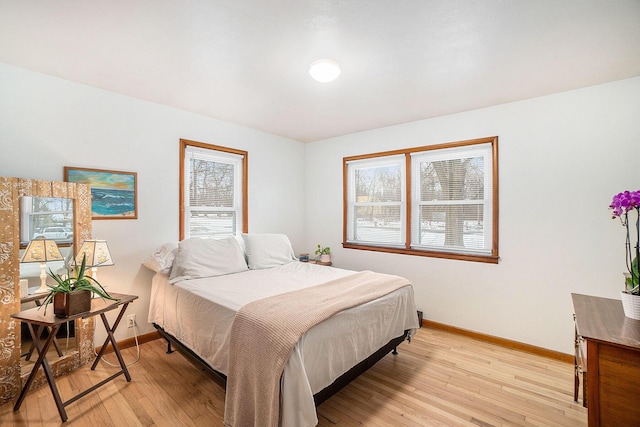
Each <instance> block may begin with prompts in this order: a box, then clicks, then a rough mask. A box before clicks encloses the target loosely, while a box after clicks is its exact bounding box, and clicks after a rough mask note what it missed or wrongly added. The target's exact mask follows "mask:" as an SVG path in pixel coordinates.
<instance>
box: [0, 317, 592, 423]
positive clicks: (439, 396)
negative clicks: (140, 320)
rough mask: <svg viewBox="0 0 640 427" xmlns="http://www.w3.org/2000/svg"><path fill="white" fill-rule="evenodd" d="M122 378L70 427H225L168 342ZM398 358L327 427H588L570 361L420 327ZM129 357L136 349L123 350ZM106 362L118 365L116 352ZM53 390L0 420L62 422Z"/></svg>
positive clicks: (200, 380)
mask: <svg viewBox="0 0 640 427" xmlns="http://www.w3.org/2000/svg"><path fill="white" fill-rule="evenodd" d="M140 350H141V357H140V361H139V362H138V363H136V364H133V365H131V366H129V370H130V373H131V376H132V382H130V383H127V382H126V381H125V379H124V377H122V376H121V377H118V378H116V379H115V380H114V381H112V382H110V383H108V384H107V385H105V386H104V387H101V388H99V389H98V390H97V391H95V392H93V393H90V394H88V395H87V396H85V397H83V398H82V399H80V400H78V401H77V402H74V403H72V404H71V405H69V406H67V408H66V409H67V413H68V415H69V421H67V422H66V423H65V424H64V425H65V426H66V425H69V426H96V427H97V426H100V427H103V426H118V427H120V426H127V425H128V426H140V425H142V426H172V427H173V426H222V425H223V422H222V421H223V410H224V389H223V387H222V386H221V385H220V383H219V382H217V381H216V380H215V379H214V378H213V377H211V376H209V375H208V374H206V373H204V372H202V371H200V370H199V369H198V368H197V367H195V366H194V365H192V364H191V363H190V362H188V361H187V360H186V359H185V358H184V357H183V356H182V355H181V354H179V353H174V354H172V355H167V354H165V350H166V346H165V344H164V341H161V340H156V341H152V342H149V343H146V344H143V345H142V346H141V347H140ZM398 350H399V352H400V353H399V354H398V355H397V356H393V355H391V354H389V355H387V356H386V357H385V358H383V359H382V360H381V361H380V362H378V364H376V366H374V367H373V368H372V369H370V370H369V371H368V372H367V373H365V374H364V375H362V376H360V377H359V378H358V379H356V380H355V381H353V382H352V383H351V384H349V385H348V386H347V387H346V388H344V389H343V390H342V391H340V392H339V393H338V394H336V395H334V396H333V397H332V398H330V399H329V400H327V401H326V402H324V403H323V404H322V405H320V406H319V407H318V418H319V425H320V426H545V427H548V426H586V424H587V422H586V417H587V415H586V409H585V408H583V407H582V405H581V404H576V403H574V402H573V366H572V365H569V364H566V363H563V362H558V361H554V360H550V359H546V358H543V357H539V356H533V355H530V354H526V353H521V352H518V351H515V350H509V349H505V348H502V347H497V346H494V345H491V344H486V343H483V342H480V341H476V340H473V339H470V338H465V337H461V336H458V335H453V334H450V333H448V332H443V331H437V330H431V329H425V328H423V329H420V330H419V331H418V333H417V335H416V336H415V337H414V339H413V341H412V342H411V344H408V343H403V344H402V345H401V346H400V347H399V349H398ZM123 354H124V357H125V360H126V361H132V360H134V359H135V355H136V354H135V349H134V348H129V349H126V350H124V351H123ZM108 356H111V357H107V359H108V360H110V361H112V362H115V357H114V355H113V354H110V355H108ZM114 371H115V368H112V367H109V366H106V365H104V364H101V365H100V366H99V367H98V368H97V369H96V371H95V372H92V371H91V370H90V369H89V366H88V365H87V366H85V367H83V368H81V369H80V370H78V371H76V372H74V373H72V374H70V375H68V376H66V377H64V378H60V379H59V380H58V387H59V390H60V393H61V395H62V399H63V400H66V399H68V398H69V397H70V396H72V395H73V394H75V393H77V392H78V391H80V390H82V389H84V388H87V387H89V386H91V385H92V384H95V383H97V382H99V381H100V380H101V379H103V378H105V377H106V376H108V375H107V373H108V372H114ZM60 424H61V422H60V418H59V416H58V412H57V410H56V407H55V403H54V401H53V398H52V397H51V394H50V391H49V388H48V387H47V386H46V385H45V386H44V387H42V388H40V389H38V390H34V391H32V392H30V393H29V394H28V396H27V398H26V399H25V401H24V403H23V406H22V408H21V409H20V410H19V411H18V412H13V402H10V403H7V404H5V405H3V406H0V425H2V426H3V427H9V426H50V425H60Z"/></svg>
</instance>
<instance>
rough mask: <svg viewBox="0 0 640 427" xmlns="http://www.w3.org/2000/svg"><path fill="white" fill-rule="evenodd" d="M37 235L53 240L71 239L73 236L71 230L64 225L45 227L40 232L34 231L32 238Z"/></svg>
mask: <svg viewBox="0 0 640 427" xmlns="http://www.w3.org/2000/svg"><path fill="white" fill-rule="evenodd" d="M39 237H44V238H45V239H54V240H61V239H71V238H73V231H71V230H70V229H69V228H65V227H47V228H45V229H44V230H43V231H42V232H41V233H35V234H34V235H33V238H34V239H37V238H39Z"/></svg>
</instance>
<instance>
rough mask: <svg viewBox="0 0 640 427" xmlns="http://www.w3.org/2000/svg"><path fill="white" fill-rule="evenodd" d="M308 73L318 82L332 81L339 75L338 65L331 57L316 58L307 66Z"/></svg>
mask: <svg viewBox="0 0 640 427" xmlns="http://www.w3.org/2000/svg"><path fill="white" fill-rule="evenodd" d="M309 74H310V75H311V77H313V78H314V79H315V80H317V81H319V82H322V83H328V82H332V81H334V80H335V79H337V78H338V76H339V75H340V65H339V64H338V63H337V62H336V61H334V60H333V59H318V60H316V61H313V62H312V63H311V65H310V66H309Z"/></svg>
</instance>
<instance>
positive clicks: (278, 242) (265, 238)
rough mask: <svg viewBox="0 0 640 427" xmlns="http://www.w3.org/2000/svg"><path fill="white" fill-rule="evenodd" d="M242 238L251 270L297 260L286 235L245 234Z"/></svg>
mask: <svg viewBox="0 0 640 427" xmlns="http://www.w3.org/2000/svg"><path fill="white" fill-rule="evenodd" d="M242 238H243V239H244V243H245V250H246V253H247V261H248V263H249V269H250V270H260V269H263V268H272V267H277V266H279V265H282V264H286V263H289V262H291V261H295V259H296V256H295V254H294V252H293V248H292V247H291V242H290V241H289V238H288V237H287V236H286V235H285V234H243V235H242Z"/></svg>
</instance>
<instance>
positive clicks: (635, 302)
mask: <svg viewBox="0 0 640 427" xmlns="http://www.w3.org/2000/svg"><path fill="white" fill-rule="evenodd" d="M620 299H621V300H622V309H623V311H624V315H625V316H627V317H630V318H631V319H636V320H640V295H634V294H628V293H626V292H624V291H621V292H620Z"/></svg>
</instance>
